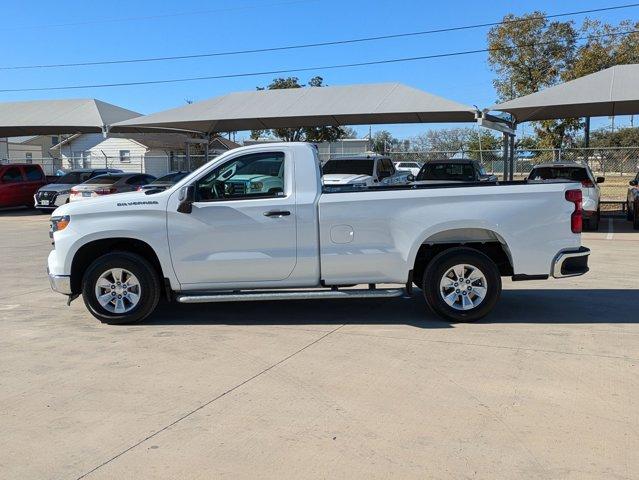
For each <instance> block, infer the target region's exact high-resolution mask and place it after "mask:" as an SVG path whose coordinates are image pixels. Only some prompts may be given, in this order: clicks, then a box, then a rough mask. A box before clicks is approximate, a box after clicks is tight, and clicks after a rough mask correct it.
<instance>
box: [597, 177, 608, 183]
mask: <svg viewBox="0 0 639 480" xmlns="http://www.w3.org/2000/svg"><path fill="white" fill-rule="evenodd" d="M596 180H597V183H604V182H605V181H606V178H605V177H597V179H596Z"/></svg>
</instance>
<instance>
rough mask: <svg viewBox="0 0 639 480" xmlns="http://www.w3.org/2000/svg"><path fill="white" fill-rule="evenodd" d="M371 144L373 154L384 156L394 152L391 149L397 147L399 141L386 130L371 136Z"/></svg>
mask: <svg viewBox="0 0 639 480" xmlns="http://www.w3.org/2000/svg"><path fill="white" fill-rule="evenodd" d="M371 143H372V148H373V151H374V152H376V153H380V154H385V153H388V152H390V151H392V150H395V148H393V147H397V146H398V145H399V140H397V139H396V138H395V137H393V135H392V134H391V133H390V132H389V131H388V130H379V131H377V132H375V133H374V134H373V137H372V138H371Z"/></svg>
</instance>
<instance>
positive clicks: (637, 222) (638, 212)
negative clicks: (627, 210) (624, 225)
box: [632, 201, 639, 230]
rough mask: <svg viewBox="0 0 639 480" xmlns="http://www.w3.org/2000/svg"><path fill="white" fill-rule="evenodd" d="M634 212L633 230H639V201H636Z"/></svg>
mask: <svg viewBox="0 0 639 480" xmlns="http://www.w3.org/2000/svg"><path fill="white" fill-rule="evenodd" d="M632 210H633V212H632V228H633V229H635V230H639V201H635V204H634V206H633V209H632Z"/></svg>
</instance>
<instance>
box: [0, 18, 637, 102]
mask: <svg viewBox="0 0 639 480" xmlns="http://www.w3.org/2000/svg"><path fill="white" fill-rule="evenodd" d="M633 33H639V30H628V31H624V32H617V33H606V34H602V35H591V36H586V37H578V38H577V40H591V39H594V38H603V37H614V36H621V35H630V34H633ZM551 43H553V42H537V43H529V44H522V45H515V46H513V47H501V48H482V49H477V50H464V51H460V52H449V53H439V54H434V55H422V56H418V57H404V58H392V59H385V60H373V61H368V62H357V63H343V64H337V65H324V66H315V67H299V68H287V69H278V70H267V71H261V72H244V73H230V74H225V75H206V76H199V77H186V78H172V79H161V80H145V81H139V82H121V83H100V84H91V85H64V86H56V87H33V88H5V89H0V93H9V92H13V93H15V92H42V91H54V90H78V89H84V88H107V87H130V86H139V85H159V84H166V83H184V82H195V81H201V80H221V79H228V78H243V77H258V76H262V75H280V74H284V73H299V72H308V71H318V70H320V71H321V70H335V69H340V68H353V67H364V66H370V65H384V64H390V63H402V62H414V61H418V60H431V59H435V58H445V57H458V56H462V55H472V54H477V53H486V52H492V51H500V50H515V49H518V48H528V47H535V46H539V45H549V44H551Z"/></svg>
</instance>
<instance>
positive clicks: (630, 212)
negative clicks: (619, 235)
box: [626, 202, 632, 222]
mask: <svg viewBox="0 0 639 480" xmlns="http://www.w3.org/2000/svg"><path fill="white" fill-rule="evenodd" d="M626 220H628V221H629V222H632V209H631V208H630V202H627V203H626Z"/></svg>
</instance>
